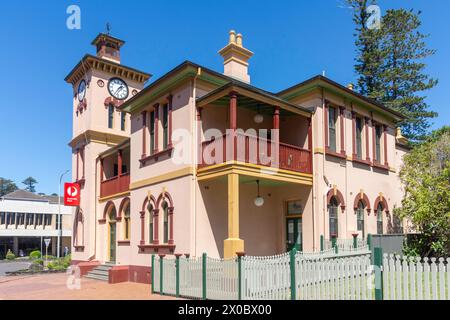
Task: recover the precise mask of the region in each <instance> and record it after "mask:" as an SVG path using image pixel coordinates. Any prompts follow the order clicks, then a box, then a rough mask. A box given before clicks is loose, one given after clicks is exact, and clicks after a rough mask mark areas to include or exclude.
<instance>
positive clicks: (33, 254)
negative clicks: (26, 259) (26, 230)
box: [30, 250, 41, 259]
mask: <svg viewBox="0 0 450 320" xmlns="http://www.w3.org/2000/svg"><path fill="white" fill-rule="evenodd" d="M40 257H41V252H40V251H39V250H35V251H32V252H31V253H30V258H31V259H39V258H40Z"/></svg>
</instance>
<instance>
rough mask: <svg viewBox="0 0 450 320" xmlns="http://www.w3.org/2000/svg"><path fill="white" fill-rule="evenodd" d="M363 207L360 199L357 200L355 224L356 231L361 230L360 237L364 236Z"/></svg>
mask: <svg viewBox="0 0 450 320" xmlns="http://www.w3.org/2000/svg"><path fill="white" fill-rule="evenodd" d="M364 208H365V204H364V202H363V201H362V200H359V202H358V207H357V208H356V225H357V229H358V231H361V234H362V237H363V238H364V236H365V234H364Z"/></svg>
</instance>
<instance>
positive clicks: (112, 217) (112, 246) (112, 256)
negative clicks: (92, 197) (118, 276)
mask: <svg viewBox="0 0 450 320" xmlns="http://www.w3.org/2000/svg"><path fill="white" fill-rule="evenodd" d="M116 216H117V215H116V208H112V209H111V211H110V213H109V261H110V262H115V261H116V231H117V230H116V229H117V228H116V222H117V221H116Z"/></svg>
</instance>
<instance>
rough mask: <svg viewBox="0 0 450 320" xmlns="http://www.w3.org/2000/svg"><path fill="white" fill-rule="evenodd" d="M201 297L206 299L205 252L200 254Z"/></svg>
mask: <svg viewBox="0 0 450 320" xmlns="http://www.w3.org/2000/svg"><path fill="white" fill-rule="evenodd" d="M202 284H203V286H202V299H203V300H206V253H203V254H202Z"/></svg>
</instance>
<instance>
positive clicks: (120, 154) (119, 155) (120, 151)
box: [117, 150, 122, 177]
mask: <svg viewBox="0 0 450 320" xmlns="http://www.w3.org/2000/svg"><path fill="white" fill-rule="evenodd" d="M117 169H118V172H119V174H118V176H119V177H120V176H121V175H122V150H119V152H117Z"/></svg>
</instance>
